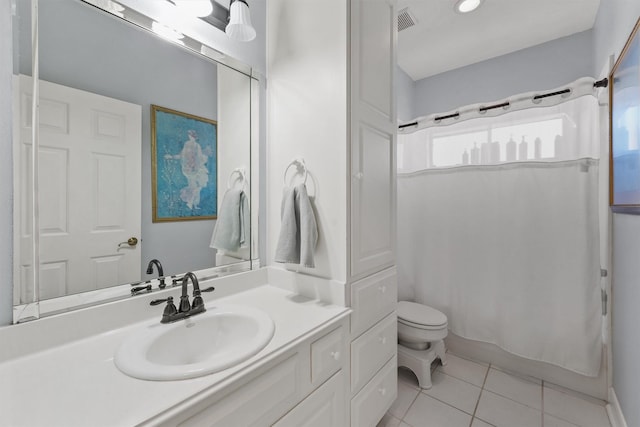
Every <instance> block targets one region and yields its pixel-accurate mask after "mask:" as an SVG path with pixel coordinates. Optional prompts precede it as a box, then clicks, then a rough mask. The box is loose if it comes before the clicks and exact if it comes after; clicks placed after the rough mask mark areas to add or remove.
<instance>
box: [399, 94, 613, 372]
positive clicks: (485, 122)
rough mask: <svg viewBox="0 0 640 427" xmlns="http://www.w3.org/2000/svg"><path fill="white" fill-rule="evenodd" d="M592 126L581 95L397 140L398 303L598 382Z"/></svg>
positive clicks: (593, 105)
mask: <svg viewBox="0 0 640 427" xmlns="http://www.w3.org/2000/svg"><path fill="white" fill-rule="evenodd" d="M597 125H598V105H597V101H596V99H595V98H594V97H592V96H583V97H578V98H576V99H572V100H570V101H566V102H562V103H560V104H558V105H554V106H547V107H540V108H530V109H526V110H522V111H515V112H512V113H507V114H504V115H500V116H497V117H491V118H476V119H472V120H467V121H463V122H460V123H457V124H453V125H449V126H439V127H431V128H427V129H423V130H420V131H418V132H415V133H412V134H409V135H400V136H399V139H398V171H399V176H398V272H399V294H400V297H401V298H407V299H414V300H416V301H417V302H420V303H424V304H428V305H430V306H432V307H435V308H437V309H439V310H441V311H443V312H444V313H445V314H446V315H447V316H448V319H449V328H450V330H451V331H452V332H453V333H454V334H456V335H459V336H461V337H464V338H467V339H472V340H478V341H483V342H488V343H493V344H496V345H498V346H499V347H501V348H503V349H504V350H507V351H509V352H511V353H514V354H517V355H519V356H522V357H526V358H529V359H534V360H539V361H543V362H548V363H551V364H554V365H558V366H561V367H564V368H566V369H569V370H572V371H574V372H578V373H580V374H583V375H588V376H596V375H597V374H598V371H599V368H600V358H601V348H602V334H601V324H602V316H601V305H600V304H601V296H600V262H599V257H600V249H599V229H598V226H599V222H598V221H599V219H598V179H599V176H598V170H599V159H598V157H599V142H598V138H599V132H598V129H597Z"/></svg>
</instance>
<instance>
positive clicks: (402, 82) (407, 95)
mask: <svg viewBox="0 0 640 427" xmlns="http://www.w3.org/2000/svg"><path fill="white" fill-rule="evenodd" d="M414 84H415V83H414V82H413V79H411V77H409V75H408V74H407V73H405V72H404V71H403V70H402V69H401V68H400V67H396V81H395V86H396V100H397V105H398V120H399V121H400V122H406V121H409V120H411V119H413V118H414V115H413V91H414Z"/></svg>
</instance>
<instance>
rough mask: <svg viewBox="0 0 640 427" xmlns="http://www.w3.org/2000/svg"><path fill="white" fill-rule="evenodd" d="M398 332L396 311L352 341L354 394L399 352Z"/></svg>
mask: <svg viewBox="0 0 640 427" xmlns="http://www.w3.org/2000/svg"><path fill="white" fill-rule="evenodd" d="M397 332H398V326H397V320H396V312H395V311H394V312H393V313H392V314H390V315H389V316H387V317H385V318H384V319H383V320H382V321H380V323H378V324H377V325H375V326H374V327H372V328H371V329H370V330H368V331H367V332H365V333H364V334H362V335H361V336H360V337H358V338H357V339H356V340H355V341H353V342H352V343H351V393H352V394H354V393H356V392H357V391H358V390H360V389H361V388H362V386H364V385H365V384H366V383H367V381H369V379H371V377H372V376H373V374H375V373H376V372H377V371H378V370H379V369H380V367H381V366H382V365H384V363H385V362H386V361H388V360H389V359H390V358H391V357H392V356H394V355H395V354H396V353H397V348H398V344H397Z"/></svg>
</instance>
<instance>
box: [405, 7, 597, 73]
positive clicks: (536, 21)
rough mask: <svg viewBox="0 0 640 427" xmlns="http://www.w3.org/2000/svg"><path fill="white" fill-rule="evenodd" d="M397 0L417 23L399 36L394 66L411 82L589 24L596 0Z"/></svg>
mask: <svg viewBox="0 0 640 427" xmlns="http://www.w3.org/2000/svg"><path fill="white" fill-rule="evenodd" d="M454 4H455V0H399V1H398V11H400V10H402V9H404V8H405V7H407V6H408V7H409V10H410V11H411V13H412V14H413V16H414V17H415V19H416V20H417V25H416V26H414V27H411V28H408V29H406V30H404V31H401V32H400V33H399V34H398V64H399V65H400V67H401V68H402V69H403V70H404V71H405V72H406V73H407V74H408V75H409V76H411V78H412V79H413V80H420V79H423V78H425V77H429V76H432V75H435V74H439V73H442V72H445V71H449V70H453V69H455V68H459V67H463V66H465V65H470V64H473V63H476V62H480V61H484V60H486V59H490V58H494V57H496V56H500V55H505V54H507V53H511V52H515V51H517V50H520V49H524V48H527V47H530V46H534V45H537V44H540V43H544V42H547V41H550V40H554V39H557V38H560V37H564V36H568V35H571V34H575V33H579V32H581V31H585V30H588V29H590V28H592V27H593V24H594V21H595V18H596V14H597V12H598V6H599V4H600V0H485V1H484V2H483V4H482V5H481V6H480V8H478V9H477V10H476V11H474V12H471V13H467V14H459V13H456V12H454V9H453V6H454Z"/></svg>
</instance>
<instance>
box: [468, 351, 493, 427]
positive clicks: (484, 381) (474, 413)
mask: <svg viewBox="0 0 640 427" xmlns="http://www.w3.org/2000/svg"><path fill="white" fill-rule="evenodd" d="M490 370H491V363H489V366H487V372H486V373H485V374H484V380H483V381H482V387H480V394H479V395H478V400H477V401H476V407H475V408H473V414H471V423H470V424H469V427H471V425H473V420H474V419H475V418H476V412H477V411H478V406H479V405H480V399H481V398H482V392H483V391H484V385H485V384H486V383H487V378H488V377H489V371H490Z"/></svg>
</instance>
